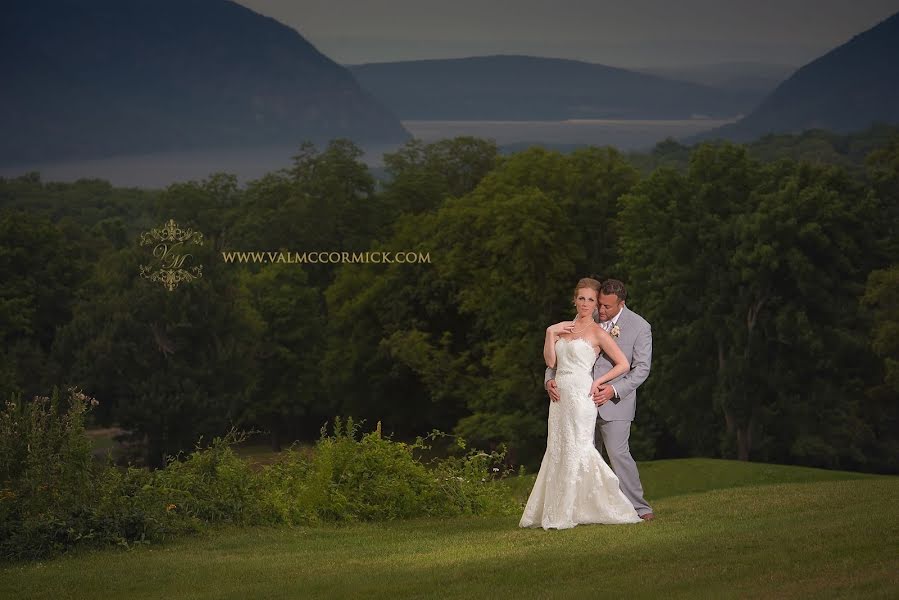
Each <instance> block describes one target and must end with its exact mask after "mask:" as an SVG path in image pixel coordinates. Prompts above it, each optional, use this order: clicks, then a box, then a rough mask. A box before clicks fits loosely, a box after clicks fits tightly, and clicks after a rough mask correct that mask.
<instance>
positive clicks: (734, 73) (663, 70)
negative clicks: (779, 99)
mask: <svg viewBox="0 0 899 600" xmlns="http://www.w3.org/2000/svg"><path fill="white" fill-rule="evenodd" d="M635 70H636V71H639V72H640V73H647V74H649V75H657V76H659V77H665V78H667V79H677V80H679V81H689V82H692V83H698V84H701V85H707V86H709V87H714V88H720V89H725V90H732V91H737V92H746V93H751V94H760V95H761V96H759V100H761V99H762V98H763V97H764V96H767V95H768V94H769V93H770V92H772V91H773V90H774V88H776V87H777V86H778V85H779V84H780V82H782V81H783V80H785V79H786V78H787V77H789V76H790V75H792V74H793V73H794V72H795V71H796V67H795V66H792V65H780V64H768V63H759V62H725V63H714V64H704V65H683V66H677V67H646V68H640V69H635Z"/></svg>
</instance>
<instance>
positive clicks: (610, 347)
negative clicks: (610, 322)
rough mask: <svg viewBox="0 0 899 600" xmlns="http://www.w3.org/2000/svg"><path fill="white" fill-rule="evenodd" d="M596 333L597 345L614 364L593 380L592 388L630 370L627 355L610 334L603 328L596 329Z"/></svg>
mask: <svg viewBox="0 0 899 600" xmlns="http://www.w3.org/2000/svg"><path fill="white" fill-rule="evenodd" d="M597 335H599V347H600V348H602V351H603V352H605V353H606V356H608V357H609V360H610V361H612V363H613V364H614V365H615V366H614V367H612V368H611V369H610V370H609V371H608V372H607V373H605V374H603V375H601V376H600V377H598V378H597V379H596V380H594V381H593V388H594V389H595V388H596V387H597V386H600V385H602V384H604V383H607V382H609V381H612V380H613V379H617V378H618V377H621V376H622V375H624V374H625V373H627V372H628V371H630V370H631V366H630V365H629V364H627V357H626V356H625V355H624V352H622V351H621V348H619V347H618V344H617V343H615V340H614V339H613V338H612V336H611V335H609V333H608V332H607V331H605V330H604V329H600V330H599V331H597Z"/></svg>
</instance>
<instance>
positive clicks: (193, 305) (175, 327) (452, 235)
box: [0, 130, 899, 472]
mask: <svg viewBox="0 0 899 600" xmlns="http://www.w3.org/2000/svg"><path fill="white" fill-rule="evenodd" d="M882 131H883V130H872V132H871V134H870V138H868V139H869V141H870V144H869V145H868V146H866V149H869V150H868V151H866V152H864V153H858V152H856V153H851V152H840V151H838V150H833V148H836V147H837V144H834V145H833V146H831V148H832V153H833V154H834V155H838V156H839V157H841V158H840V161H833V162H840V163H844V162H847V163H848V164H839V165H834V164H830V162H831V161H828V160H822V159H821V156H822V154H821V153H820V152H819V153H817V154H811V153H810V154H808V155H803V154H802V153H801V152H798V151H797V148H799V147H800V145H801V144H800V143H799V142H798V141H797V140H802V139H803V138H800V137H796V138H793V137H786V138H780V141H782V143H783V151H782V152H777V151H776V149H775V148H774V145H776V144H777V140H771V139H769V140H768V141H767V143H768V146H767V148H768V150H769V151H770V152H771V157H772V158H774V157H780V156H784V155H785V154H790V155H793V154H796V153H798V154H799V156H798V158H799V159H800V160H796V158H787V159H778V160H761V159H759V158H756V156H757V153H750V152H749V151H748V150H747V148H746V147H743V146H736V145H729V144H726V145H708V144H707V145H702V146H696V147H694V148H685V147H682V146H677V145H672V144H668V145H667V146H660V147H659V148H657V152H656V153H654V154H653V155H647V156H643V157H625V156H623V155H621V154H620V153H618V152H617V151H615V150H613V149H609V148H587V149H582V150H577V151H574V152H571V153H569V154H560V153H556V152H550V151H546V150H543V149H540V148H531V149H528V150H525V151H522V152H518V153H515V154H512V155H510V156H500V155H499V153H498V151H497V148H496V146H495V145H494V144H492V143H490V142H487V141H484V140H479V139H474V138H456V139H453V140H446V141H442V142H438V143H435V144H430V145H424V144H422V143H420V142H410V143H409V144H407V145H406V146H404V147H403V148H401V149H400V150H398V151H397V152H395V153H392V154H388V155H385V164H386V170H387V172H388V175H389V180H388V181H386V182H378V181H376V180H375V179H374V178H373V177H372V175H371V173H370V172H369V170H368V169H367V167H366V166H365V165H364V164H363V163H362V162H361V160H360V151H359V150H358V148H356V147H355V146H354V145H352V144H351V143H349V142H347V141H343V140H336V141H334V142H332V143H331V144H330V145H329V146H328V147H327V148H324V149H316V148H314V147H312V146H310V145H305V146H303V147H302V148H301V149H300V151H299V153H298V155H297V157H296V158H295V159H294V162H293V166H292V167H291V168H289V169H286V170H283V171H278V172H272V173H270V174H268V175H266V176H265V177H263V178H261V179H258V180H256V181H253V182H251V183H249V184H248V185H246V186H244V187H240V186H238V185H237V183H236V180H235V178H234V177H232V176H230V175H226V174H218V175H214V176H210V177H209V178H207V179H206V180H203V181H200V182H192V183H186V184H174V185H171V186H169V187H168V188H166V189H165V190H161V191H138V190H134V189H118V188H112V187H110V186H109V185H108V184H106V183H105V182H102V181H96V180H92V181H79V182H77V183H73V184H54V183H45V182H42V181H41V180H40V179H39V177H38V176H36V175H29V176H25V177H21V178H16V179H4V180H0V232H2V233H0V240H2V242H0V244H2V245H0V275H2V278H3V281H4V286H3V292H2V296H0V336H2V338H3V342H4V343H3V356H2V365H3V366H2V374H0V388H2V390H0V391H2V393H3V395H4V397H6V398H9V397H10V396H11V395H16V394H17V395H21V396H22V397H25V398H28V397H31V396H32V395H36V394H40V395H45V394H46V393H47V391H48V390H49V389H50V388H51V387H52V386H53V385H54V384H56V385H60V386H62V385H66V384H74V385H77V386H80V387H81V388H83V389H84V390H85V392H87V393H89V394H90V395H91V396H95V397H96V398H98V399H99V400H100V405H99V406H98V407H97V409H96V411H95V412H96V419H97V422H98V423H102V424H107V425H108V424H114V423H115V424H118V425H120V426H122V427H123V428H125V429H127V430H128V431H130V432H132V436H133V438H134V439H133V441H134V442H135V443H137V444H138V447H139V448H142V449H143V451H144V456H145V459H146V461H147V463H148V464H150V465H160V464H161V463H162V459H163V456H164V455H166V454H173V453H175V452H177V451H178V450H182V449H189V448H191V447H192V446H193V444H194V442H195V441H196V439H197V437H198V436H200V435H206V436H209V435H213V434H220V433H222V432H224V431H226V430H227V428H228V427H229V425H231V424H238V425H241V426H246V427H249V426H255V427H259V428H261V429H264V430H266V431H268V432H270V438H271V442H272V445H273V446H275V447H278V446H280V445H281V444H283V443H285V442H289V441H291V440H294V439H305V440H309V439H314V438H315V437H317V434H318V432H319V429H320V427H321V425H322V423H324V422H325V421H328V420H330V418H331V417H333V416H334V415H347V416H350V415H351V416H355V417H358V418H363V419H368V420H369V421H370V422H375V421H378V420H380V421H382V422H383V427H384V430H385V432H390V433H394V434H396V435H397V436H399V437H401V438H410V439H411V438H412V437H414V436H415V435H417V434H421V433H424V432H427V431H430V430H431V429H433V428H438V429H441V430H444V431H450V430H452V431H455V432H457V433H459V434H461V435H463V436H465V437H466V438H467V439H469V440H471V441H472V443H473V444H474V445H476V446H480V447H488V448H490V447H495V446H497V445H499V444H501V443H505V444H507V445H508V446H509V454H508V459H509V460H510V461H511V462H513V463H519V462H520V463H525V464H533V463H534V461H535V460H536V459H538V458H539V456H540V454H541V453H542V450H543V445H544V440H545V427H546V425H545V419H546V402H547V399H546V395H545V393H544V392H543V390H542V372H543V369H542V360H541V355H540V348H541V344H542V339H543V334H544V330H545V328H546V326H547V325H549V324H551V323H554V322H557V321H559V320H562V319H568V318H571V316H572V310H571V305H570V294H571V291H572V289H571V288H572V286H573V285H574V283H575V282H576V281H577V279H578V278H580V277H582V276H587V275H591V274H592V275H596V276H599V277H600V278H605V277H616V278H619V279H622V280H624V281H626V282H627V283H628V284H629V286H630V296H629V298H628V304H629V306H631V308H633V309H634V310H636V311H637V312H639V313H640V314H642V315H643V316H644V317H646V318H647V319H648V320H649V321H650V323H652V325H653V334H654V346H655V348H654V356H653V369H652V373H651V375H650V378H649V380H648V381H647V383H646V384H645V385H644V386H643V387H642V388H641V390H640V393H639V402H638V414H637V420H636V421H635V429H634V433H633V435H632V436H631V441H632V449H633V450H634V452H635V454H636V455H637V456H638V457H639V458H641V459H649V458H667V457H678V456H685V455H698V456H712V457H725V458H727V457H738V458H743V459H753V460H764V461H775V462H787V463H798V464H805V465H814V466H825V467H829V468H842V469H857V470H871V471H891V472H894V471H896V469H897V465H896V462H895V461H896V458H895V457H896V456H897V452H896V450H897V437H896V433H895V432H896V431H897V428H896V419H897V408H896V404H895V401H894V400H895V397H896V392H897V389H899V385H897V383H896V367H895V365H896V346H895V342H893V340H894V339H896V336H895V335H893V334H891V333H890V332H893V331H895V328H896V326H897V325H896V323H897V320H899V319H897V315H896V308H895V300H893V298H895V297H896V296H897V294H896V288H897V285H899V283H897V281H899V280H897V276H896V264H897V260H896V259H897V248H896V246H895V240H896V233H895V226H896V212H895V211H896V205H897V202H896V199H897V190H899V158H897V157H899V141H897V138H896V137H895V132H892V131H889V130H888V133H889V135H882ZM821 139H822V138H820V137H819V138H815V139H813V140H812V142H813V146H815V148H820V144H821ZM844 139H845V138H844ZM856 141H858V139H857V138H856ZM860 143H861V142H860ZM854 147H855V148H857V147H859V146H858V145H856V146H854ZM806 158H811V161H806V160H803V159H806ZM669 165H670V166H669ZM638 166H639V167H640V169H639V170H638V168H637V167H638ZM169 219H174V220H175V221H177V223H178V224H180V225H181V226H183V227H192V228H193V229H195V230H197V231H200V232H202V233H203V236H204V244H203V245H202V246H197V247H192V248H191V250H190V252H191V253H192V255H193V256H192V257H191V260H193V261H196V262H197V263H198V264H202V265H203V269H202V273H203V274H202V277H201V278H199V279H197V280H194V281H190V282H185V283H182V284H180V285H179V286H178V287H177V289H175V290H174V291H171V292H170V291H168V290H166V289H165V288H164V287H163V286H162V285H159V284H158V283H152V282H149V281H147V280H145V279H142V278H141V277H140V276H139V270H140V265H142V264H146V263H147V262H149V261H150V260H152V257H151V255H150V250H149V249H148V248H147V247H142V246H140V244H139V235H140V233H141V232H143V231H146V230H148V229H150V228H158V227H161V226H162V224H163V223H165V222H166V221H168V220H169ZM229 250H234V251H278V250H284V251H290V252H311V251H346V252H350V253H352V252H357V253H362V252H366V251H368V252H377V251H382V252H405V251H412V252H417V253H420V254H427V255H428V256H429V257H430V262H417V263H413V264H397V263H393V264H361V263H355V264H331V263H329V264H302V265H301V264H285V263H281V264H249V263H248V264H234V263H225V262H224V261H223V260H222V258H221V253H222V252H223V251H229Z"/></svg>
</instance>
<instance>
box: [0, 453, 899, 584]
mask: <svg viewBox="0 0 899 600" xmlns="http://www.w3.org/2000/svg"><path fill="white" fill-rule="evenodd" d="M640 472H641V475H642V477H643V482H644V487H645V488H646V491H647V498H648V499H649V501H650V502H651V503H652V504H653V507H654V509H655V511H656V514H657V517H658V518H657V519H656V520H655V521H653V522H650V523H641V524H637V525H619V526H604V525H592V526H580V527H576V528H574V529H571V530H566V531H543V530H539V529H538V530H522V529H519V528H518V526H517V525H518V519H517V517H512V518H455V519H416V520H411V521H398V522H391V523H379V524H372V523H369V524H358V525H351V526H345V527H337V526H326V527H315V528H308V527H303V528H294V529H288V528H284V529H267V528H248V529H236V528H232V529H220V530H217V531H215V532H213V533H210V534H207V535H204V536H201V537H196V538H182V539H180V540H178V541H175V542H171V543H168V544H165V545H161V546H160V545H154V546H149V547H142V548H138V549H135V550H132V551H122V550H108V551H102V552H82V553H78V554H75V555H71V556H64V557H61V558H59V559H54V560H51V561H47V562H43V563H31V564H19V565H12V566H10V565H7V566H5V567H3V568H2V569H0V597H2V598H119V597H122V598H129V599H140V598H167V599H168V598H197V599H204V598H241V599H243V598H285V599H286V598H324V597H347V598H366V599H368V598H398V597H399V598H406V597H408V598H432V597H434V598H466V599H467V598H489V599H490V600H495V599H499V598H516V599H517V598H546V597H553V598H598V597H611V598H614V597H626V598H629V597H647V598H669V597H671V598H735V597H737V598H749V597H753V598H755V597H759V598H797V597H805V598H896V597H899V478H897V477H887V476H874V475H862V474H858V473H844V472H835V471H821V470H816V469H805V468H800V467H786V466H779V465H764V464H754V463H738V462H731V461H721V460H706V459H689V460H667V461H656V462H652V463H643V464H641V465H640ZM528 479H530V478H526V479H525V481H522V482H519V485H518V487H519V488H520V490H518V491H519V493H523V494H524V495H526V494H527V489H526V488H527V483H526V481H527V480H528Z"/></svg>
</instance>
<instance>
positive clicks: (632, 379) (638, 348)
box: [543, 306, 652, 421]
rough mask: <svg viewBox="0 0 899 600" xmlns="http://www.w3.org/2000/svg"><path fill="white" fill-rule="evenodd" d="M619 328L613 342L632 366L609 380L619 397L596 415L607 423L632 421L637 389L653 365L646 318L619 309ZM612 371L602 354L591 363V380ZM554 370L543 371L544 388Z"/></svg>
mask: <svg viewBox="0 0 899 600" xmlns="http://www.w3.org/2000/svg"><path fill="white" fill-rule="evenodd" d="M617 324H618V329H619V330H620V331H621V333H620V334H619V335H618V338H617V339H616V340H615V341H616V342H617V343H618V347H619V348H621V350H622V352H624V356H625V357H626V358H627V361H628V362H629V363H630V365H631V370H630V371H629V372H627V373H625V374H624V375H622V376H621V377H619V378H618V379H613V380H612V381H611V383H612V385H614V386H615V390H616V391H617V392H618V395H619V398H612V399H611V400H610V401H608V402H606V403H605V404H603V405H602V406H600V407H599V416H600V417H602V418H603V419H605V420H606V421H633V420H634V415H635V414H636V412H637V388H638V387H639V386H640V384H641V383H643V382H644V381H646V378H647V377H649V367H650V364H651V363H652V328H651V327H650V325H649V323H647V322H646V319H644V318H643V317H641V316H640V315H638V314H637V313H635V312H633V311H632V310H630V309H629V308H628V307H627V306H623V307H622V308H621V315H620V316H619V317H618V323H617ZM611 369H612V363H611V362H610V361H609V359H608V358H606V355H605V353H601V354H600V355H599V357H597V359H596V362H595V363H594V364H593V379H597V378H598V377H600V376H602V375H603V374H604V373H607V372H608V371H610V370H611ZM555 377H556V370H555V369H549V368H548V369H546V374H545V375H544V378H543V385H544V387H545V386H546V382H547V381H549V380H550V379H555Z"/></svg>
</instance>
